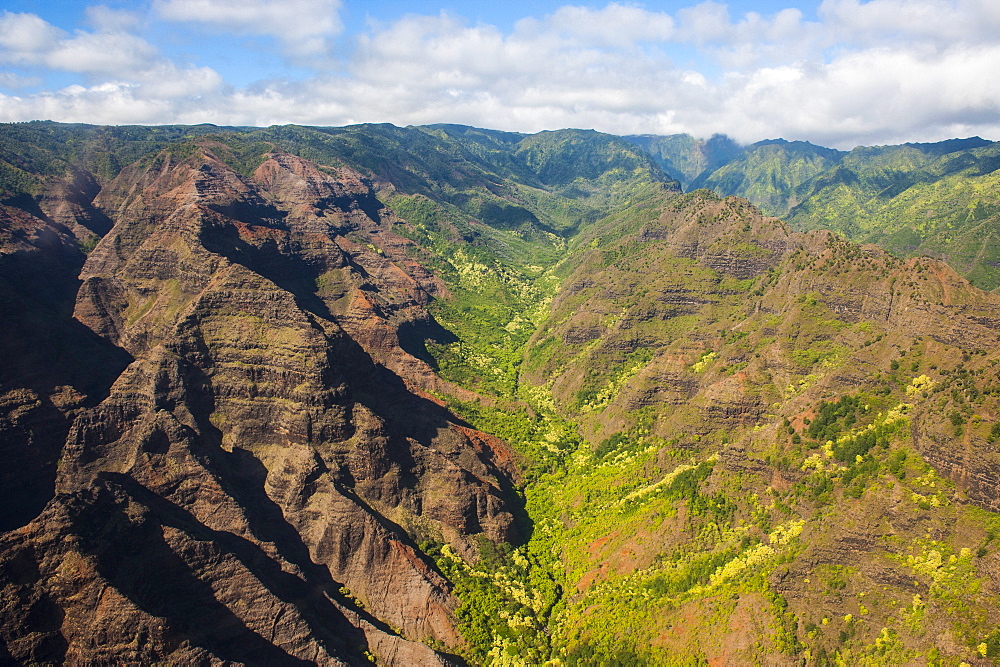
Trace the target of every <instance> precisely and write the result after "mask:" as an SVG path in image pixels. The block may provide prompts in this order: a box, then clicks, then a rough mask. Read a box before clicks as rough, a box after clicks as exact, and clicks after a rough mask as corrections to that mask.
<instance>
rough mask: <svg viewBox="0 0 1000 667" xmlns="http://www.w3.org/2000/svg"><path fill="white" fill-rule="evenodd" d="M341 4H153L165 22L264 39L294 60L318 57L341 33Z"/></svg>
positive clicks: (171, 0)
mask: <svg viewBox="0 0 1000 667" xmlns="http://www.w3.org/2000/svg"><path fill="white" fill-rule="evenodd" d="M340 6H341V2H340V0H154V2H153V7H154V9H155V11H156V13H157V14H158V15H159V16H160V17H161V18H163V19H165V20H167V21H179V22H188V23H202V24H205V25H208V26H211V27H212V28H213V29H215V30H221V31H223V32H230V33H236V34H245V35H267V36H271V37H275V38H277V39H278V40H280V41H281V42H282V43H283V44H284V46H285V48H286V49H287V50H288V52H289V53H291V54H293V55H297V56H305V55H314V54H321V53H323V52H325V51H326V50H327V43H326V40H327V39H328V38H329V37H332V36H335V35H337V34H339V33H340V32H341V30H342V29H343V25H342V24H341V22H340V17H339V10H340Z"/></svg>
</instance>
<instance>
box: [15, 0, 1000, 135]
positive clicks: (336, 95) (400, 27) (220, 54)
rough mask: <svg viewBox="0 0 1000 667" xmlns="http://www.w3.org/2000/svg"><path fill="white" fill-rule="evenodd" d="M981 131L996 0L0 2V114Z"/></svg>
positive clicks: (998, 78) (998, 9)
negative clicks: (809, 0)
mask: <svg viewBox="0 0 1000 667" xmlns="http://www.w3.org/2000/svg"><path fill="white" fill-rule="evenodd" d="M32 119H52V120H60V121H71V122H91V123H112V124H125V123H143V124H156V123H201V122H209V123H216V124H219V125H223V124H226V125H270V124H280V123H302V124H312V125H344V124H349V123H357V122H392V123H396V124H398V125H407V124H421V123H435V122H451V123H465V124H470V125H477V126H481V127H491V128H497V129H505V130H517V131H522V132H535V131H539V130H543V129H555V128H559V127H584V128H595V129H598V130H602V131H605V132H612V133H618V134H630V133H655V134H672V133H677V132H688V133H691V134H694V135H696V136H700V137H707V136H710V135H711V134H713V133H716V132H721V133H727V134H729V135H731V136H733V137H735V138H736V139H738V140H741V141H745V142H750V141H756V140H760V139H766V138H774V137H784V138H787V139H804V140H809V141H813V142H814V143H819V144H823V145H827V146H835V147H838V148H851V147H853V146H855V145H860V144H867V145H870V144H885V143H898V142H903V141H934V140H939V139H944V138H950V137H956V136H971V135H975V134H978V135H980V136H984V137H986V138H990V139H1000V0H822V1H812V2H804V1H799V2H797V1H796V0H788V1H787V2H778V1H775V0H766V1H765V0H758V1H756V2H754V1H752V0H741V1H739V2H736V1H734V2H729V3H723V2H713V1H708V2H684V1H680V0H676V1H670V2H662V1H661V2H645V3H629V2H612V3H603V2H602V3H591V4H588V3H572V2H556V1H545V2H532V3H499V2H495V1H491V2H475V1H472V2H450V1H439V2H434V1H432V0H409V1H404V0H368V1H367V2H358V1H355V0H149V1H148V2H122V1H118V0H106V1H105V2H103V3H97V2H83V1H78V0H46V2H38V1H37V0H36V1H33V2H28V1H25V0H0V121H20V120H32Z"/></svg>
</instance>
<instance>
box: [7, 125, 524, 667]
mask: <svg viewBox="0 0 1000 667" xmlns="http://www.w3.org/2000/svg"><path fill="white" fill-rule="evenodd" d="M225 150H226V148H225V147H224V146H217V145H213V144H211V143H203V144H202V145H201V146H200V148H199V150H198V151H197V152H196V154H195V155H193V156H192V157H189V158H187V159H185V160H178V159H176V158H174V157H172V156H171V155H170V153H168V152H164V153H163V154H161V155H159V156H158V157H157V158H156V159H154V160H152V161H148V162H147V163H145V164H144V165H142V166H139V165H136V166H133V167H130V168H129V169H127V170H126V171H125V172H123V173H122V174H121V176H119V177H118V178H117V179H116V180H115V181H114V182H112V183H111V184H109V185H108V186H107V187H106V188H104V190H103V191H102V192H101V193H100V194H98V195H97V196H96V198H95V199H94V201H95V203H96V204H97V206H99V207H100V210H103V211H105V212H107V215H108V217H109V218H110V219H111V220H113V221H114V226H113V227H112V228H111V229H110V231H108V233H107V234H105V236H104V237H103V238H102V240H101V241H100V243H99V244H98V245H97V247H96V248H95V249H94V250H93V252H92V253H91V254H90V255H89V257H88V258H87V261H86V264H85V265H83V267H82V270H80V278H81V279H82V281H83V282H82V285H81V286H80V289H79V291H78V292H77V293H76V305H75V320H68V319H67V320H66V321H67V322H69V323H71V326H76V327H79V328H80V329H82V330H84V331H87V332H90V335H91V336H94V334H96V336H94V338H95V339H97V340H101V341H106V342H105V343H104V345H106V346H107V347H108V348H109V349H111V350H118V352H117V353H116V354H117V355H118V358H123V359H127V358H132V359H134V361H132V362H131V364H130V365H129V366H128V368H127V369H126V370H124V372H122V373H121V375H120V376H118V377H117V379H116V380H115V381H114V383H113V384H112V385H111V386H110V390H106V391H107V397H106V398H104V399H103V400H101V402H100V403H99V404H96V405H93V406H92V407H87V406H86V405H80V406H79V407H78V408H77V409H76V410H75V412H66V411H64V412H63V413H61V414H65V415H66V416H64V417H63V418H62V420H61V421H57V422H55V423H56V427H55V429H56V432H54V433H51V434H48V435H46V436H45V437H46V438H47V439H46V440H45V442H47V443H48V445H46V446H48V447H49V450H50V451H51V452H52V453H50V454H49V455H48V456H49V459H47V460H48V463H47V464H46V465H48V466H49V469H52V470H53V473H54V468H53V466H54V463H55V461H54V458H55V456H57V455H58V454H57V453H58V451H59V447H62V453H61V460H60V463H59V471H58V475H54V477H55V479H54V483H52V482H50V485H49V489H50V491H49V493H50V494H51V499H50V500H49V502H48V504H47V506H46V508H45V510H44V511H43V512H42V513H41V514H40V515H39V516H38V517H37V518H35V519H34V520H33V521H31V522H30V523H27V525H24V527H22V528H20V529H19V530H15V531H13V532H10V533H8V534H6V535H5V536H3V538H2V547H0V558H2V561H0V562H2V565H3V570H2V573H3V574H2V580H0V581H2V583H3V585H4V588H3V589H2V593H0V595H2V597H0V606H2V609H3V610H4V613H5V615H6V616H7V617H8V618H9V619H10V622H8V623H6V624H5V625H4V627H3V629H2V630H0V633H2V635H0V638H2V642H0V646H6V649H4V650H5V651H6V653H7V654H8V655H9V656H11V657H13V658H14V659H17V660H27V661H63V660H65V661H70V662H92V661H102V660H111V659H113V660H125V661H130V660H131V661H137V662H154V661H160V660H169V661H172V662H201V661H219V660H221V661H233V662H247V663H260V662H268V661H271V662H275V661H277V662H288V663H289V664H292V663H296V662H302V663H303V664H304V663H307V662H308V663H317V662H318V663H323V664H340V663H349V664H353V663H357V662H358V661H359V660H362V659H363V657H362V653H363V652H364V651H366V650H367V651H369V652H371V653H372V654H374V655H376V656H378V657H379V659H380V660H383V661H385V662H391V663H396V664H430V663H435V662H437V663H440V662H443V661H445V659H444V658H443V657H441V656H440V655H438V654H435V653H434V652H433V651H431V650H430V649H428V648H427V647H426V646H425V645H423V644H419V643H416V642H414V641H409V640H408V639H414V640H428V639H430V640H435V641H437V642H440V643H441V644H443V645H450V646H455V645H456V644H457V642H458V641H460V640H459V637H458V635H457V633H456V631H455V629H454V626H453V620H452V611H453V610H454V607H455V600H454V598H453V597H452V596H451V594H450V590H449V584H448V583H447V581H446V580H444V579H443V578H442V577H441V576H440V574H438V573H437V572H436V571H435V569H434V567H433V565H432V564H431V563H430V561H428V560H427V559H426V557H425V556H423V555H422V554H421V553H420V552H419V551H418V550H417V549H416V548H415V546H414V540H415V539H435V540H439V541H444V542H449V543H450V544H452V546H453V547H454V548H455V549H456V550H457V551H459V552H460V553H465V554H467V555H473V553H474V550H473V546H472V542H470V540H469V538H470V537H471V536H474V535H477V534H483V535H485V536H486V537H488V538H489V539H492V540H497V541H499V540H510V539H513V538H514V536H515V532H514V531H515V528H514V512H515V511H516V509H515V508H514V506H513V505H512V504H511V499H512V498H513V495H512V494H511V492H510V491H511V488H512V483H513V482H514V475H515V470H514V468H513V464H512V463H511V460H512V457H511V456H510V454H509V453H508V452H507V451H506V450H505V445H503V444H502V443H501V442H500V441H498V440H496V439H495V438H490V437H487V436H485V434H480V433H478V432H476V431H473V430H472V429H468V428H466V427H464V426H462V425H460V424H459V423H457V422H456V420H455V419H454V418H453V417H452V416H451V415H450V414H449V413H448V412H447V411H445V410H444V409H443V408H441V407H440V406H439V405H438V404H437V403H435V402H433V401H431V400H429V398H427V397H426V396H427V395H426V394H425V393H424V391H423V389H422V387H423V388H427V389H433V388H435V387H436V386H438V385H437V384H436V383H438V382H440V381H439V380H437V379H436V377H435V376H434V375H433V373H432V372H431V370H430V368H429V367H428V366H427V365H426V364H425V363H424V362H423V361H420V360H418V359H416V358H414V357H412V356H411V355H409V354H408V353H406V352H405V351H404V350H403V349H402V348H401V347H400V344H399V334H398V331H399V329H400V327H401V326H403V325H404V324H412V323H420V322H430V319H429V315H428V314H427V312H426V310H425V309H424V306H425V305H426V303H427V302H428V299H429V298H430V296H431V295H433V294H435V293H440V292H441V291H442V290H443V287H442V286H441V285H440V284H439V283H438V282H436V279H434V278H433V276H432V275H431V274H429V273H428V272H427V271H426V270H423V269H422V268H421V267H419V266H417V265H416V264H415V263H414V262H412V261H409V260H407V258H406V256H405V252H406V244H407V241H406V240H405V239H403V238H401V237H398V236H396V235H394V234H393V233H392V231H391V224H392V223H393V221H394V219H393V218H392V215H391V213H390V212H389V211H387V210H386V209H384V208H383V207H382V206H381V205H380V204H379V202H378V200H377V199H376V198H375V197H374V195H373V194H372V192H371V189H370V188H369V187H368V186H367V185H366V184H365V182H364V181H363V180H362V179H361V178H360V176H358V175H357V174H356V173H354V172H351V171H350V170H348V169H346V168H344V169H340V170H339V171H337V172H336V173H333V174H331V173H326V172H324V171H321V170H320V169H318V168H317V167H316V166H315V165H312V164H311V163H308V162H306V161H304V160H302V159H300V158H297V157H295V156H291V155H287V154H280V153H279V154H274V155H272V156H270V157H268V158H267V159H266V160H265V161H264V162H263V164H261V165H260V166H259V167H258V168H257V169H256V171H255V172H254V173H253V174H252V176H251V177H249V178H248V177H244V176H240V175H239V174H237V173H236V172H235V171H234V170H233V169H231V168H230V167H228V166H227V164H226V162H225V159H224V158H225ZM219 155H222V157H221V158H220V157H219ZM83 185H87V184H86V183H84V184H83ZM81 187H83V186H81ZM78 189H79V188H78ZM50 199H51V200H52V202H55V200H57V199H58V193H57V194H54V195H52V197H51V198H50ZM51 207H52V210H55V209H58V208H59V207H58V206H57V205H56V204H55V203H51ZM59 210H61V211H63V214H64V215H67V216H70V217H72V215H73V212H72V211H67V210H66V209H65V207H64V208H63V209H59ZM12 215H14V214H12ZM25 224H27V225H29V226H30V224H36V223H35V222H34V221H30V220H29V221H28V222H26V223H25ZM52 224H59V223H52ZM81 224H82V223H81ZM64 245H65V246H66V247H71V246H72V244H70V243H66V244H64ZM77 266H79V264H78V265H77ZM74 278H75V277H74ZM68 293H69V294H72V291H69V292H68ZM64 307H65V304H64ZM64 317H65V316H64ZM79 323H82V324H83V325H86V329H84V327H82V326H80V324H79ZM68 326H70V325H68ZM98 336H99V338H98ZM120 368H121V367H119V369H120ZM14 380H18V378H14ZM20 384H21V385H22V386H24V385H25V384H26V383H25V382H24V381H23V379H22V380H21V382H20ZM20 392H21V393H17V392H8V393H7V394H6V395H5V398H4V401H5V405H6V406H7V407H8V410H7V412H8V415H14V417H8V419H7V421H5V422H4V423H3V427H4V428H5V429H7V432H8V433H12V432H14V431H12V429H13V430H15V431H16V429H18V428H21V429H22V430H23V429H28V430H30V429H31V425H30V424H31V414H32V410H38V409H44V401H45V399H46V397H40V396H39V395H38V394H37V392H34V393H32V390H31V389H30V387H29V388H25V389H21V390H20ZM415 392H416V393H415ZM48 400H49V401H50V402H51V399H48ZM40 401H42V402H41V403H40ZM70 402H72V401H70ZM32 406H38V407H32ZM59 424H62V426H61V427H60V426H59ZM41 437H42V435H41V434H40V435H37V438H41ZM63 440H64V441H65V445H63ZM8 441H9V440H8ZM43 458H44V457H43ZM8 460H9V459H8ZM43 501H44V499H43ZM36 505H38V503H37V502H36ZM38 506H39V507H40V505H38ZM34 512H36V513H37V509H36V510H34ZM30 514H31V512H30V510H25V511H23V512H22V515H24V517H25V520H27V519H29V518H30V516H29V515H30ZM21 523H25V521H22V522H21ZM403 637H406V638H408V639H404V638H403Z"/></svg>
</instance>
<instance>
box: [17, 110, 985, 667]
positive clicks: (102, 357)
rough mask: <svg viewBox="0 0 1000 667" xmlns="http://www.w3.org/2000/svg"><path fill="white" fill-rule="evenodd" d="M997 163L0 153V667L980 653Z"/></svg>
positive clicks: (681, 141) (938, 153)
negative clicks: (0, 666) (8, 666)
mask: <svg viewBox="0 0 1000 667" xmlns="http://www.w3.org/2000/svg"><path fill="white" fill-rule="evenodd" d="M995 153H996V145H995V144H993V143H991V142H987V141H983V140H980V139H965V140H953V141H949V142H942V143H938V144H907V145H903V146H893V147H873V148H857V149H855V150H853V151H851V152H848V153H845V152H842V151H836V150H832V149H826V148H821V147H818V146H813V145H811V144H807V143H804V142H785V141H781V140H776V141H769V142H761V143H759V144H753V145H751V146H739V145H737V144H736V143H735V142H732V141H731V140H729V139H727V138H725V137H722V136H717V137H714V138H712V139H710V140H708V141H699V140H695V139H693V138H691V137H686V136H683V135H677V136H673V137H651V136H642V137H616V136H612V135H607V134H602V133H599V132H595V131H589V130H558V131H549V132H540V133H537V134H521V133H512V132H500V131H493V130H485V129H478V128H470V127H465V126H458V125H432V126H423V127H406V128H400V127H395V126H392V125H355V126H349V127H341V128H327V127H302V126H283V127H270V128H246V127H239V128H237V127H232V128H226V127H215V126H209V125H202V126H160V127H101V126H91V125H67V124H59V123H51V122H31V123H19V124H10V125H3V126H0V294H2V299H0V313H2V317H0V323H2V326H0V358H2V359H3V363H2V365H0V460H2V461H3V463H4V465H3V466H2V467H0V506H2V507H4V508H5V511H4V512H3V513H2V514H0V531H2V532H0V609H2V610H3V616H2V619H3V620H2V622H0V659H2V660H3V661H6V662H15V663H29V664H33V663H84V664H89V663H104V662H136V663H144V664H145V663H153V662H171V663H198V664H201V663H206V664H216V663H244V664H259V663H266V662H273V663H277V664H286V663H287V664H350V665H354V664H370V663H371V662H376V663H379V664H400V665H404V664H405V665H410V664H491V665H537V664H552V665H558V664H564V665H619V664H629V665H632V664H689V663H690V664H702V663H705V662H708V663H710V664H755V663H761V664H764V663H766V664H789V665H791V664H802V663H803V662H805V664H820V665H826V664H864V663H867V664H901V663H926V664H956V665H957V664H960V663H962V662H965V663H967V664H970V665H971V664H991V661H993V660H995V659H997V658H998V657H1000V630H998V628H1000V516H998V515H997V514H996V512H998V511H1000V459H998V456H1000V455H998V449H997V448H998V443H1000V382H998V376H997V365H998V364H1000V296H997V295H996V294H994V293H992V292H991V291H990V290H995V289H996V288H997V287H998V285H1000V282H997V281H996V279H995V277H994V271H995V269H996V268H997V267H996V266H994V265H993V264H991V262H994V260H995V258H994V257H993V255H992V254H991V253H993V252H994V251H993V248H994V243H993V241H992V239H993V236H992V234H993V233H994V232H993V230H994V228H995V227H996V225H995V222H996V219H995V216H996V214H997V212H998V211H1000V207H997V205H996V203H995V201H994V200H995V195H993V194H992V193H993V188H992V187H991V184H992V180H991V179H992V178H994V172H996V170H997V168H1000V163H998V162H995V158H994V157H993V156H994V154H995ZM733 195H735V196H733ZM748 200H749V201H748ZM991 281H992V282H991Z"/></svg>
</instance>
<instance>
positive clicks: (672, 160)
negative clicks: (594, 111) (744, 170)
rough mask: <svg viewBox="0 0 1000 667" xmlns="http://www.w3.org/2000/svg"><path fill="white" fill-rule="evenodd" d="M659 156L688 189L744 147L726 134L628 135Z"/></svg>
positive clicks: (670, 171)
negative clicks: (708, 135) (701, 137)
mask: <svg viewBox="0 0 1000 667" xmlns="http://www.w3.org/2000/svg"><path fill="white" fill-rule="evenodd" d="M624 138H625V139H626V140H627V141H630V142H632V143H633V144H635V145H636V146H638V147H639V148H641V149H643V150H644V151H646V152H647V153H649V154H650V155H651V156H653V159H655V160H656V162H657V164H659V165H660V167H661V168H662V169H663V171H664V172H666V173H667V174H669V175H670V176H671V177H673V178H676V179H677V180H678V181H680V184H681V186H682V187H683V188H684V189H685V190H689V189H691V187H692V186H691V184H692V183H693V182H694V181H695V180H696V179H697V178H698V177H699V176H703V175H706V174H710V173H712V172H714V171H715V170H716V169H718V168H719V167H722V166H724V165H726V164H729V163H730V162H731V161H733V160H734V159H736V158H737V157H739V155H740V154H741V153H742V152H743V147H742V146H740V145H739V144H737V143H736V142H735V141H733V140H732V139H730V138H729V137H727V136H725V135H724V134H716V135H713V136H712V137H711V138H710V139H707V140H703V139H695V138H694V137H692V136H691V135H689V134H671V135H668V136H660V135H655V134H639V135H631V136H627V137H624Z"/></svg>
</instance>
